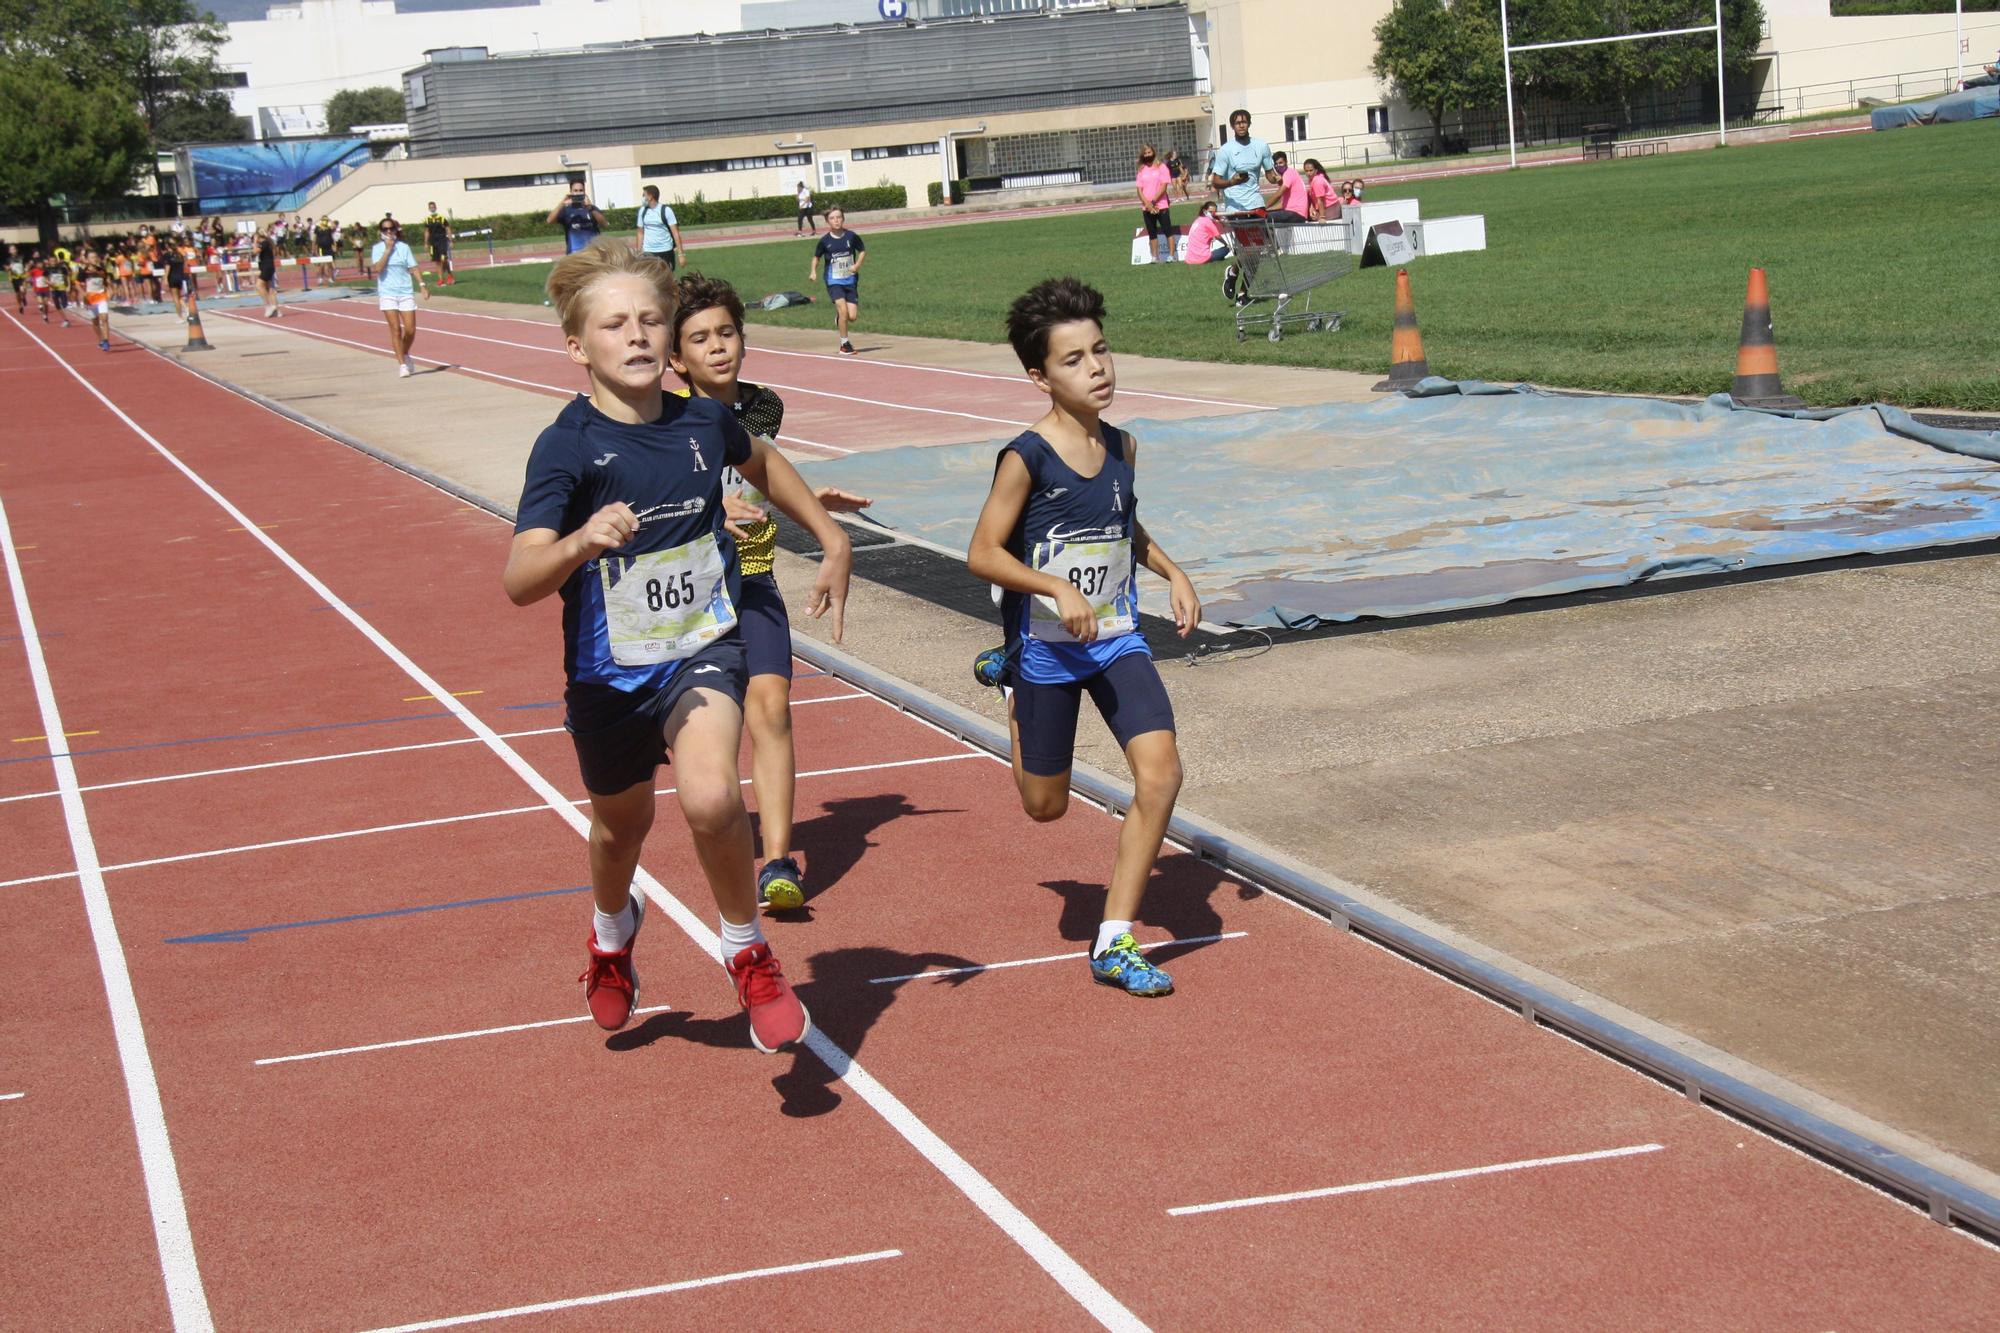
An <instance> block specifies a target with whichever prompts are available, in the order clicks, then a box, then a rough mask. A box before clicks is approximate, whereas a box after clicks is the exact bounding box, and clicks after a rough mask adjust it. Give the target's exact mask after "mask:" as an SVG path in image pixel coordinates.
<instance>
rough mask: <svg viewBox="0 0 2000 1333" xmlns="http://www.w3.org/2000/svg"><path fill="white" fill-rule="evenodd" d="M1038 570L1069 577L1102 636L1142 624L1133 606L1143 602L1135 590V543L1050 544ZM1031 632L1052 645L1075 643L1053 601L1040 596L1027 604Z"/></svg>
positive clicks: (1043, 550) (1041, 551) (1121, 540)
mask: <svg viewBox="0 0 2000 1333" xmlns="http://www.w3.org/2000/svg"><path fill="white" fill-rule="evenodd" d="M1035 554H1036V558H1037V559H1036V565H1035V568H1036V569H1038V570H1040V571H1041V572H1042V573H1044V574H1053V575H1055V576H1056V577H1057V578H1059V579H1067V580H1068V581H1069V583H1070V586H1071V587H1073V588H1075V589H1076V590H1077V591H1078V592H1080V593H1082V594H1083V596H1084V600H1085V601H1087V602H1089V603H1090V609H1091V611H1092V612H1093V613H1095V615H1096V616H1097V637H1098V638H1100V639H1113V638H1116V637H1118V636H1119V635H1120V634H1130V633H1131V632H1132V631H1133V630H1135V629H1137V628H1138V622H1137V621H1136V620H1135V619H1134V618H1133V616H1132V613H1131V608H1132V607H1134V606H1136V605H1137V604H1138V599H1137V595H1136V589H1134V588H1133V586H1132V583H1133V571H1132V542H1131V539H1130V538H1127V537H1120V538H1119V539H1117V540H1116V541H1097V542H1051V543H1049V544H1048V545H1047V546H1042V547H1037V548H1036V551H1035ZM1028 607H1029V610H1028V633H1029V634H1030V635H1031V636H1032V637H1034V638H1037V639H1041V640H1043V641H1044V642H1048V643H1075V642H1076V641H1077V640H1076V636H1075V635H1073V634H1071V633H1070V632H1069V630H1068V629H1067V628H1065V627H1064V625H1063V622H1062V616H1061V615H1059V614H1058V613H1057V611H1056V604H1055V602H1054V600H1053V599H1051V598H1047V597H1036V598H1034V599H1033V600H1031V601H1030V602H1029V603H1028Z"/></svg>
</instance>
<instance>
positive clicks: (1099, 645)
mask: <svg viewBox="0 0 2000 1333" xmlns="http://www.w3.org/2000/svg"><path fill="white" fill-rule="evenodd" d="M1099 431H1100V435H1099V438H1100V439H1102V440H1103V442H1104V466H1103V467H1101V468H1099V469H1098V470H1097V475H1096V476H1094V477H1085V476H1082V475H1080V474H1079V473H1078V472H1077V471H1076V470H1075V469H1073V468H1072V467H1070V465H1069V464H1068V463H1065V462H1064V461H1063V460H1062V456H1061V455H1060V454H1058V453H1057V452H1056V451H1055V449H1054V447H1053V446H1051V445H1050V444H1049V442H1048V441H1047V440H1045V439H1043V438H1042V437H1041V436H1040V435H1039V434H1037V433H1036V432H1034V431H1032V430H1024V431H1022V432H1021V433H1020V434H1019V435H1017V436H1015V437H1014V438H1013V439H1012V440H1010V441H1009V442H1008V443H1007V444H1006V445H1005V446H1004V447H1003V448H1002V449H1001V451H1000V457H999V459H996V460H995V462H994V466H995V468H996V469H997V468H998V466H999V462H1000V459H1005V458H1006V456H1007V454H1008V452H1009V451H1011V452H1013V453H1017V454H1019V455H1020V456H1021V462H1022V463H1024V464H1026V465H1027V469H1028V487H1029V490H1028V503H1027V504H1026V505H1024V506H1023V507H1022V509H1021V519H1020V521H1019V522H1018V523H1016V524H1015V525H1014V531H1013V532H1012V534H1010V535H1009V537H1008V540H1007V550H1008V552H1009V553H1010V554H1012V555H1013V556H1014V558H1015V559H1017V560H1019V561H1020V562H1021V563H1022V564H1024V565H1026V566H1028V567H1029V568H1030V569H1038V570H1041V569H1046V570H1048V571H1049V572H1052V573H1058V574H1059V576H1067V577H1069V578H1070V581H1071V583H1072V584H1074V585H1075V586H1076V587H1077V590H1078V591H1080V592H1082V593H1083V594H1084V596H1085V597H1086V598H1088V599H1089V601H1090V602H1091V604H1092V605H1093V606H1097V607H1099V608H1100V609H1105V610H1109V611H1112V612H1115V613H1116V614H1119V615H1122V616H1125V617H1129V619H1130V621H1131V623H1132V626H1133V628H1132V629H1131V630H1128V631H1126V632H1124V633H1115V634H1114V633H1108V632H1107V631H1106V630H1105V629H1104V625H1103V620H1102V619H1101V618H1100V621H1099V628H1098V635H1099V637H1098V638H1096V639H1093V640H1092V641H1091V642H1089V643H1074V642H1068V643H1066V642H1060V641H1050V639H1048V638H1045V637H1038V635H1037V634H1034V633H1030V632H1029V629H1030V626H1029V619H1030V616H1031V614H1032V612H1033V609H1034V606H1035V604H1036V603H1037V602H1038V601H1042V599H1038V598H1034V597H1030V596H1028V595H1027V594H1025V593H1018V592H1006V593H1003V594H1002V595H1001V598H1000V622H1001V626H1002V628H1003V629H1004V630H1005V631H1006V636H1007V647H1008V649H1009V650H1010V651H1009V654H1008V655H1009V656H1010V657H1011V658H1012V659H1013V661H1014V670H1015V671H1016V672H1017V673H1018V674H1019V675H1020V676H1021V678H1022V679H1024V680H1029V681H1033V682H1034V683H1036V684H1039V685H1053V684H1063V683H1067V682H1070V681H1077V680H1087V679H1089V678H1090V677H1091V676H1094V675H1096V674H1097V673H1098V672H1100V671H1102V670H1104V668H1105V667H1108V666H1110V665H1111V664H1112V663H1113V662H1115V661H1117V660H1118V659H1119V658H1121V657H1123V656H1125V655H1126V654H1128V653H1147V654H1150V653H1151V651H1152V650H1151V649H1149V648H1148V647H1147V646H1146V640H1145V636H1143V635H1141V634H1139V633H1138V632H1137V627H1138V623H1139V584H1138V578H1137V573H1138V557H1137V553H1136V551H1132V550H1130V549H1129V548H1127V547H1125V546H1122V545H1119V544H1120V543H1129V542H1132V541H1133V540H1134V538H1135V537H1136V535H1137V533H1138V528H1139V497H1138V495H1137V493H1136V492H1135V491H1134V490H1133V476H1134V474H1133V469H1132V463H1131V460H1130V458H1129V457H1128V456H1127V454H1126V449H1125V443H1126V441H1127V439H1129V438H1130V437H1129V436H1127V435H1126V434H1125V433H1124V432H1123V431H1120V430H1118V429H1117V428H1115V427H1113V426H1109V425H1105V424H1103V423H1101V422H1100V423H1099ZM1106 547H1111V548H1114V549H1116V550H1118V551H1121V552H1124V559H1123V560H1121V561H1119V562H1117V563H1116V564H1115V565H1113V564H1109V563H1106V562H1104V561H1102V560H1099V561H1095V562H1089V563H1086V564H1084V566H1083V567H1082V568H1079V569H1077V570H1076V573H1075V574H1074V575H1068V574H1067V573H1066V572H1065V571H1063V567H1062V565H1061V563H1059V557H1061V556H1062V555H1063V554H1064V553H1065V552H1075V551H1079V550H1083V549H1086V548H1088V549H1096V550H1100V551H1101V550H1103V549H1104V548H1106ZM1042 612H1043V615H1044V616H1045V617H1052V616H1053V607H1052V605H1050V604H1049V603H1047V602H1043V604H1042ZM1039 633H1040V634H1043V635H1055V636H1058V637H1059V638H1061V637H1067V636H1066V634H1065V633H1064V631H1062V630H1060V629H1059V628H1056V627H1054V626H1048V627H1046V628H1044V629H1042V630H1041V631H1039Z"/></svg>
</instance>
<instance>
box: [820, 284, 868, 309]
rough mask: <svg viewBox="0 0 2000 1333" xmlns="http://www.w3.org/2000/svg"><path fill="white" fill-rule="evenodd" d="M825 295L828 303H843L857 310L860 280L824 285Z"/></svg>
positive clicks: (859, 303)
mask: <svg viewBox="0 0 2000 1333" xmlns="http://www.w3.org/2000/svg"><path fill="white" fill-rule="evenodd" d="M826 295H827V299H828V300H830V301H845V302H847V304H849V305H851V306H855V307H857V308H858V307H859V306H860V305H861V279H859V278H856V279H855V280H854V281H853V282H829V283H828V284H827V285H826Z"/></svg>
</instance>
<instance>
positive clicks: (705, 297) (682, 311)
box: [667, 272, 743, 352]
mask: <svg viewBox="0 0 2000 1333" xmlns="http://www.w3.org/2000/svg"><path fill="white" fill-rule="evenodd" d="M676 285H677V287H678V290H679V292H680V298H681V303H680V308H679V309H677V310H675V311H674V336H673V340H672V341H671V342H669V343H668V344H667V346H668V347H669V348H671V349H672V350H673V351H675V352H679V351H680V350H681V326H682V325H684V324H686V323H687V322H688V321H689V320H690V319H692V318H694V317H695V316H696V315H699V314H700V313H701V312H702V311H704V310H713V309H715V308H716V307H717V306H721V307H722V308H723V309H725V310H727V311H728V312H729V317H730V318H731V319H733V320H735V321H736V327H737V328H739V329H740V328H742V327H743V298H742V297H740V296H738V295H737V294H736V289H735V288H734V287H731V286H730V285H729V284H728V283H726V282H724V281H723V280H722V279H721V278H711V277H708V276H707V275H705V274H701V273H694V272H689V273H687V274H685V275H683V276H682V278H681V280H680V282H679V283H678V284H676Z"/></svg>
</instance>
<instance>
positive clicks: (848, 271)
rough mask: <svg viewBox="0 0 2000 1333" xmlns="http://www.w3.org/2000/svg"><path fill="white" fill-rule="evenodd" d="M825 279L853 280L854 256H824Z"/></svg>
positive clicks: (832, 280) (830, 280) (829, 280)
mask: <svg viewBox="0 0 2000 1333" xmlns="http://www.w3.org/2000/svg"><path fill="white" fill-rule="evenodd" d="M826 280H827V281H828V282H852V281H854V256H853V255H852V254H845V255H828V256H827V257H826Z"/></svg>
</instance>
